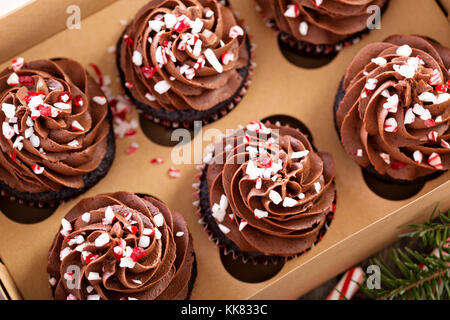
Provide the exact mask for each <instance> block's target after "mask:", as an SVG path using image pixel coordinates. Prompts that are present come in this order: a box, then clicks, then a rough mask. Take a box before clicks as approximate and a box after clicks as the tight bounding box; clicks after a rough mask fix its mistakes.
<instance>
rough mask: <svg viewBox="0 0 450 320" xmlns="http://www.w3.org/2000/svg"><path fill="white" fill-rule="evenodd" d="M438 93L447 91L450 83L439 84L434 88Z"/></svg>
mask: <svg viewBox="0 0 450 320" xmlns="http://www.w3.org/2000/svg"><path fill="white" fill-rule="evenodd" d="M434 89H435V90H436V92H437V93H447V91H448V85H446V84H439V85H437V86H436V88H434Z"/></svg>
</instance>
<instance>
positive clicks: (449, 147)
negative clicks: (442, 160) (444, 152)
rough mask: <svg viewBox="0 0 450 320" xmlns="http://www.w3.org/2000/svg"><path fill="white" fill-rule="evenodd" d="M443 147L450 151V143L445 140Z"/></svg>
mask: <svg viewBox="0 0 450 320" xmlns="http://www.w3.org/2000/svg"><path fill="white" fill-rule="evenodd" d="M441 146H442V147H444V148H445V149H450V143H448V142H447V141H445V140H444V139H441Z"/></svg>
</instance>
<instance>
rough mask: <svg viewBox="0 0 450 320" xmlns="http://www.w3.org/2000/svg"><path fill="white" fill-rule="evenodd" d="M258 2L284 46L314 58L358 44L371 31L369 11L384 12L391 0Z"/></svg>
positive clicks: (260, 9)
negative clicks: (286, 45)
mask: <svg viewBox="0 0 450 320" xmlns="http://www.w3.org/2000/svg"><path fill="white" fill-rule="evenodd" d="M255 1H256V3H257V10H258V11H260V12H261V15H262V16H263V18H264V19H265V20H266V23H267V25H269V26H270V27H272V28H273V29H275V31H277V32H279V34H280V40H281V41H283V43H286V44H288V45H289V46H290V47H292V48H293V49H295V50H297V51H298V52H299V53H303V54H305V53H306V54H308V55H312V56H321V55H322V56H323V55H330V54H333V53H336V52H339V51H341V50H342V49H343V48H344V47H347V46H350V45H351V44H353V43H356V42H359V40H361V38H362V37H363V36H365V35H366V34H367V33H368V32H369V29H368V27H367V24H368V21H369V20H370V17H371V16H372V15H373V12H372V13H368V8H369V7H371V6H376V7H378V8H380V10H381V11H384V10H385V8H386V6H387V4H388V0H360V1H348V0H291V1H278V0H255ZM374 8H375V7H374ZM369 12H370V11H369Z"/></svg>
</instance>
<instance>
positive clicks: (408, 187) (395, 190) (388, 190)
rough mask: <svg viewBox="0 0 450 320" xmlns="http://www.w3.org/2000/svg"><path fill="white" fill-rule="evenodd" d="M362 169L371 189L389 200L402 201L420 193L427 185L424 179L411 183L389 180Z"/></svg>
mask: <svg viewBox="0 0 450 320" xmlns="http://www.w3.org/2000/svg"><path fill="white" fill-rule="evenodd" d="M361 171H362V175H363V178H364V181H365V183H366V185H367V186H368V187H369V189H370V190H372V192H374V193H375V194H377V195H378V196H380V197H382V198H384V199H387V200H394V201H400V200H406V199H409V198H411V197H413V196H415V195H416V194H418V193H419V192H420V190H422V188H423V186H424V185H425V182H424V181H418V182H415V183H411V184H399V183H395V182H387V181H384V180H381V179H379V178H377V177H376V176H374V175H372V174H370V173H369V172H367V170H364V169H361Z"/></svg>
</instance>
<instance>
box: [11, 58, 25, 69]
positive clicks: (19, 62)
mask: <svg viewBox="0 0 450 320" xmlns="http://www.w3.org/2000/svg"><path fill="white" fill-rule="evenodd" d="M24 63H25V59H24V58H22V57H18V58H15V59H13V60H12V61H11V67H12V69H13V70H14V72H17V71H19V70H20V69H21V68H22V67H23V65H24Z"/></svg>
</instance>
